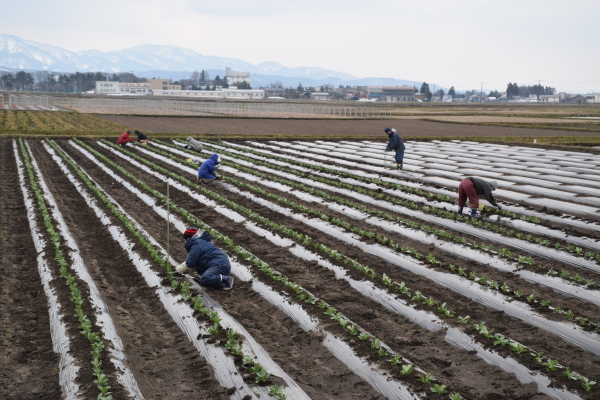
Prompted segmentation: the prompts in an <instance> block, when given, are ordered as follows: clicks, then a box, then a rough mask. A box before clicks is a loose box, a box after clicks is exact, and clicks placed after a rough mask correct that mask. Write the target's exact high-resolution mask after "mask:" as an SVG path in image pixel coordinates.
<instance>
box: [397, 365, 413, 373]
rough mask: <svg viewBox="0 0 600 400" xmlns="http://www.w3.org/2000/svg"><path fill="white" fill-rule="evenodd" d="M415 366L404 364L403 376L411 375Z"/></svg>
mask: <svg viewBox="0 0 600 400" xmlns="http://www.w3.org/2000/svg"><path fill="white" fill-rule="evenodd" d="M414 369H415V366H414V365H413V364H404V365H402V371H400V373H401V374H402V375H410V374H412V372H413V371H414Z"/></svg>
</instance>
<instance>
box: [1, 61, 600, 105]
mask: <svg viewBox="0 0 600 400" xmlns="http://www.w3.org/2000/svg"><path fill="white" fill-rule="evenodd" d="M0 74H1V75H0V90H11V91H28V92H50V93H51V92H56V93H81V94H95V95H106V96H162V97H183V98H186V99H259V100H262V99H274V100H277V99H308V100H322V101H333V100H349V101H352V100H354V101H370V102H371V101H373V102H374V101H378V102H436V103H437V102H444V103H445V102H448V103H492V102H496V103H574V104H585V103H590V104H599V103H600V95H598V94H597V93H581V94H573V93H566V92H557V91H556V89H555V88H552V87H548V86H542V85H532V86H526V85H522V86H519V85H518V84H517V83H508V84H507V87H506V90H505V91H503V92H499V91H497V90H493V91H484V90H483V88H481V89H480V90H466V91H464V92H459V91H456V90H455V89H454V87H451V88H450V89H449V90H447V91H445V90H443V89H437V88H436V87H435V86H434V87H433V88H431V87H430V85H429V84H428V83H427V82H423V83H422V85H421V87H420V88H417V87H416V86H349V85H346V86H343V85H339V86H338V87H337V88H336V87H334V86H333V85H331V84H324V85H321V86H316V87H312V86H307V87H305V86H303V85H302V83H301V82H299V83H298V86H297V87H287V88H286V87H284V85H283V84H282V83H281V82H277V81H276V82H273V83H271V84H269V85H267V86H264V87H262V86H261V87H259V88H253V87H252V79H251V76H250V73H248V72H240V71H232V70H231V69H230V68H225V74H224V75H223V77H221V76H219V75H217V76H215V77H214V78H213V77H211V76H210V74H209V73H208V72H207V71H204V70H202V71H200V72H198V71H194V72H193V73H192V74H191V75H190V77H189V78H188V79H181V80H178V81H173V80H171V79H161V78H160V77H153V78H142V77H137V76H135V74H134V73H133V72H120V73H112V74H110V73H104V72H86V73H80V72H76V73H64V74H59V73H52V72H48V71H36V72H33V73H32V72H25V71H18V72H1V73H0Z"/></svg>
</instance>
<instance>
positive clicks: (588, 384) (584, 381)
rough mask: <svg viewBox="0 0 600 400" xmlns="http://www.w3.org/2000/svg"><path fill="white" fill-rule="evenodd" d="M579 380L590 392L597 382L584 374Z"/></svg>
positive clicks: (584, 388)
mask: <svg viewBox="0 0 600 400" xmlns="http://www.w3.org/2000/svg"><path fill="white" fill-rule="evenodd" d="M579 382H581V387H582V388H583V390H585V391H586V392H590V391H591V390H592V386H594V385H595V384H596V381H591V380H589V379H588V378H586V377H584V376H582V377H580V378H579Z"/></svg>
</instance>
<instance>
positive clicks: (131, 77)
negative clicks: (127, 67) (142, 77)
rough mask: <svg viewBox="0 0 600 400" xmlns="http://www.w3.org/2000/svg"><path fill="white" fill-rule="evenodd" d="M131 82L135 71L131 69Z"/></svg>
mask: <svg viewBox="0 0 600 400" xmlns="http://www.w3.org/2000/svg"><path fill="white" fill-rule="evenodd" d="M131 83H133V71H131Z"/></svg>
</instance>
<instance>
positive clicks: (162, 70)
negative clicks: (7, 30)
mask: <svg viewBox="0 0 600 400" xmlns="http://www.w3.org/2000/svg"><path fill="white" fill-rule="evenodd" d="M225 67H229V68H231V69H232V70H234V71H243V72H249V73H250V75H251V78H252V85H253V86H254V87H258V86H265V85H268V84H270V83H274V82H277V81H279V82H281V83H283V85H284V86H285V87H290V86H291V87H296V86H297V85H298V84H299V83H302V84H303V85H304V86H318V85H323V84H332V85H335V86H338V85H344V86H345V85H350V86H355V85H380V86H396V85H408V86H417V87H420V85H421V83H422V82H416V81H408V80H400V79H395V78H362V79H360V78H357V77H355V76H352V75H350V74H347V73H345V72H339V71H331V70H326V69H323V68H319V67H294V68H290V67H286V66H284V65H281V64H279V63H277V62H274V61H268V62H264V63H261V64H258V65H254V64H251V63H249V62H246V61H243V60H239V59H236V58H228V57H218V56H206V55H202V54H200V53H197V52H195V51H193V50H190V49H186V48H184V47H179V46H158V45H150V44H148V45H141V46H136V47H132V48H129V49H122V50H116V51H109V52H105V53H104V52H101V51H98V50H85V51H78V52H72V51H68V50H65V49H63V48H61V47H57V46H52V45H49V44H44V43H39V42H33V41H30V40H25V39H21V38H19V37H17V36H13V35H4V34H0V71H2V70H4V71H10V72H15V71H28V72H32V71H49V72H59V73H72V72H108V73H113V72H131V71H133V72H134V73H135V75H136V76H138V77H143V78H153V77H160V78H163V79H174V80H178V79H184V78H189V76H190V74H191V73H192V72H193V71H201V70H205V71H208V72H209V73H210V74H211V76H212V77H215V76H216V75H221V76H223V75H224V74H225Z"/></svg>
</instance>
